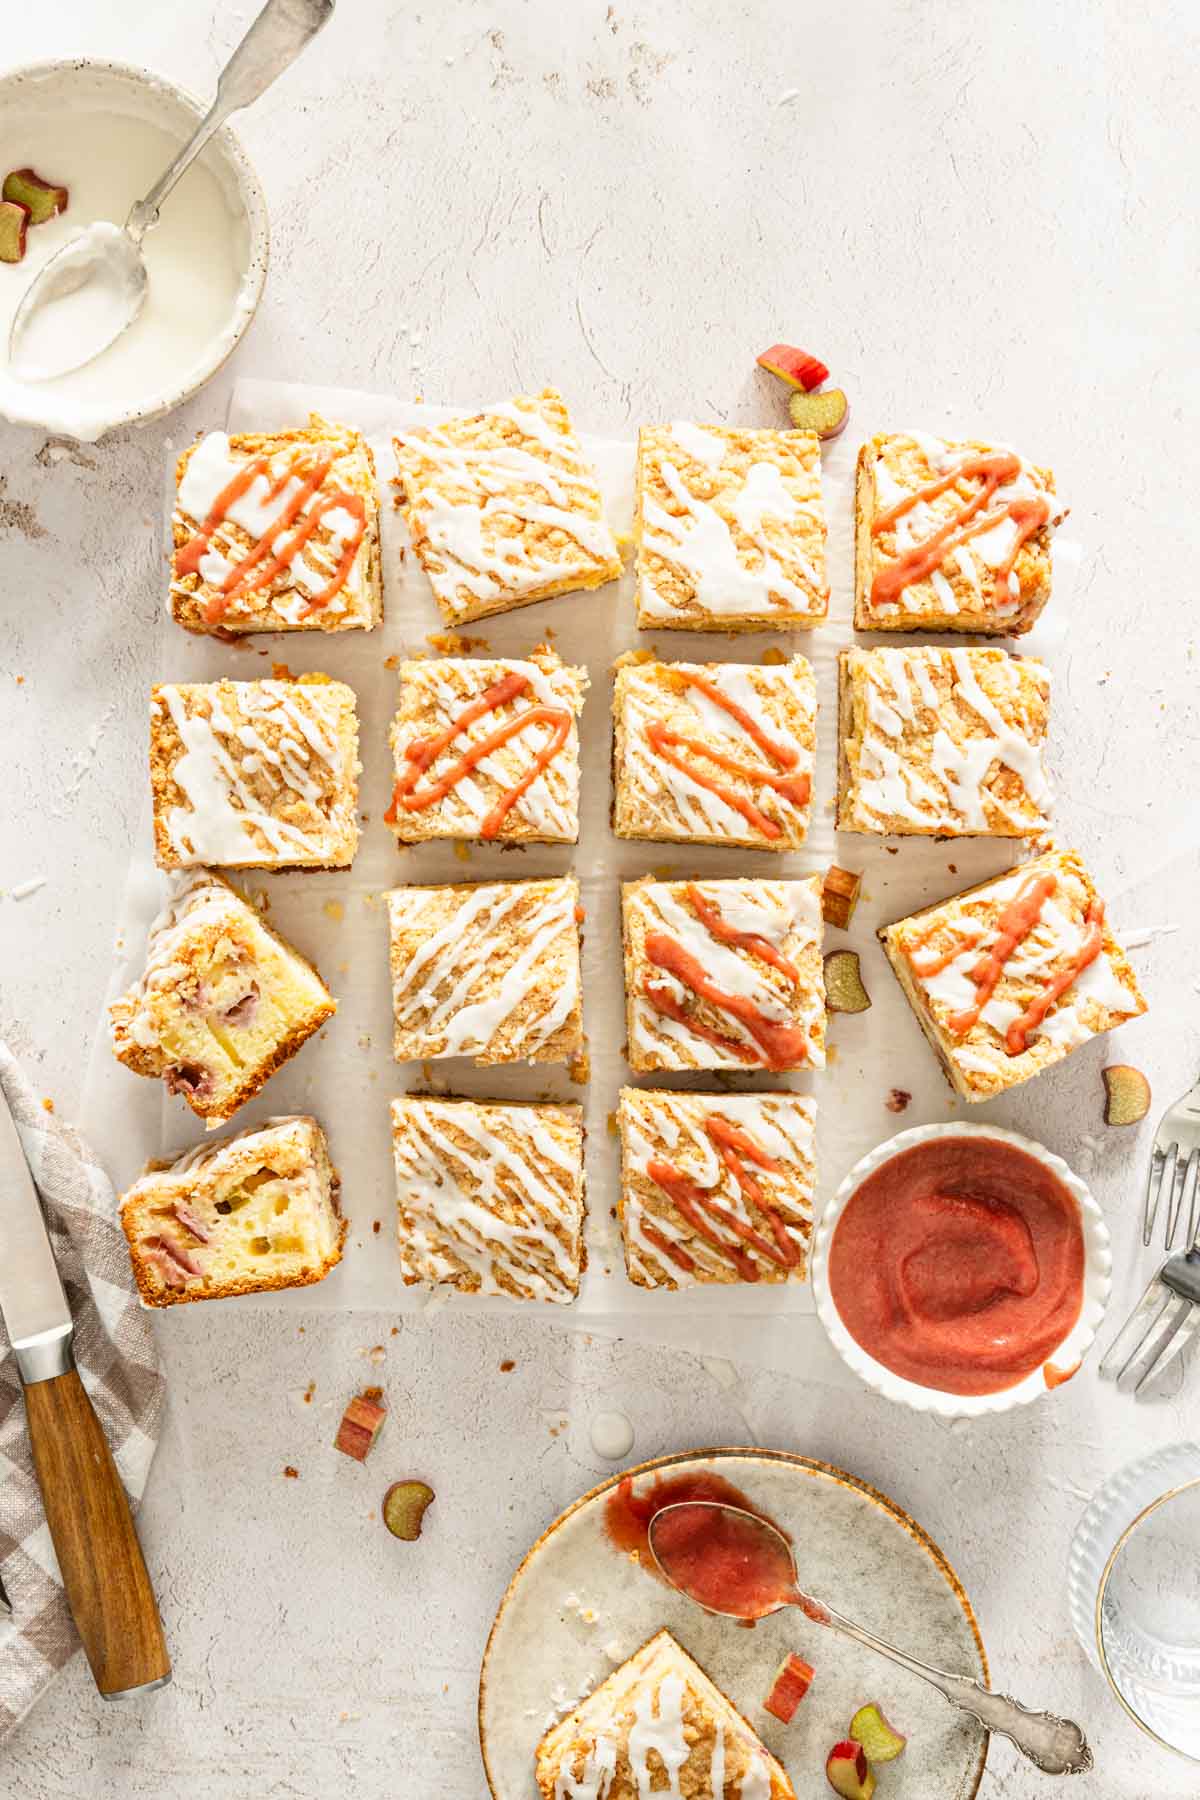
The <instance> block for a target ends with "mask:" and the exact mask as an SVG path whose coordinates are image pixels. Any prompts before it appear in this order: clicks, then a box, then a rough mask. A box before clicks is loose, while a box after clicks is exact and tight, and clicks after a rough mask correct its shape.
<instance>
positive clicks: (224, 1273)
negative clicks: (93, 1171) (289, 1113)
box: [120, 1116, 346, 1306]
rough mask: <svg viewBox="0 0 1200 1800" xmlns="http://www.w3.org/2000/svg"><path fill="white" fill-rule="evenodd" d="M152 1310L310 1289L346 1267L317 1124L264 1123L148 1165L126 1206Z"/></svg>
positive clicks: (141, 1285)
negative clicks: (338, 1267)
mask: <svg viewBox="0 0 1200 1800" xmlns="http://www.w3.org/2000/svg"><path fill="white" fill-rule="evenodd" d="M120 1212H121V1224H122V1226H123V1227H124V1230H125V1236H126V1237H127V1238H128V1240H129V1256H130V1261H131V1262H132V1264H133V1273H134V1277H135V1279H136V1281H137V1284H138V1289H139V1291H140V1293H141V1296H142V1299H143V1300H144V1301H145V1302H146V1304H147V1305H148V1306H174V1305H177V1304H178V1303H180V1302H182V1301H191V1300H221V1299H225V1298H227V1297H229V1296H231V1295H235V1294H257V1293H264V1292H267V1291H269V1290H271V1289H275V1288H288V1287H307V1286H309V1285H310V1284H311V1283H313V1282H316V1281H323V1280H324V1279H325V1277H326V1275H328V1274H329V1271H330V1270H331V1269H332V1268H334V1267H335V1266H336V1264H337V1263H339V1262H340V1261H341V1259H342V1243H343V1240H344V1239H345V1236H346V1223H345V1221H344V1220H343V1218H342V1217H341V1215H340V1213H339V1211H338V1177H337V1171H336V1170H335V1169H334V1167H333V1165H332V1164H331V1163H330V1160H329V1150H328V1146H327V1144H326V1142H325V1134H324V1132H323V1131H322V1130H321V1127H320V1126H319V1125H318V1124H317V1121H316V1120H315V1119H311V1118H307V1117H300V1116H297V1117H295V1118H286V1119H283V1118H281V1119H268V1120H267V1121H266V1123H265V1124H264V1125H258V1126H253V1127H252V1128H251V1129H250V1130H249V1131H243V1132H240V1133H238V1135H237V1136H235V1137H230V1138H224V1139H222V1140H221V1141H219V1142H217V1143H209V1144H205V1145H202V1146H201V1147H199V1148H197V1149H194V1150H189V1151H187V1152H186V1153H185V1154H184V1155H183V1156H181V1157H179V1158H178V1160H177V1161H175V1162H173V1163H169V1164H166V1165H163V1166H152V1167H151V1168H150V1169H149V1170H148V1171H147V1173H146V1174H145V1175H143V1176H142V1177H141V1179H140V1180H139V1181H135V1182H134V1184H133V1186H132V1187H131V1188H130V1189H129V1191H128V1192H127V1193H126V1194H123V1195H122V1197H121V1202H120Z"/></svg>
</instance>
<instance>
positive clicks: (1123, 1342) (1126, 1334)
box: [1100, 1275, 1171, 1381]
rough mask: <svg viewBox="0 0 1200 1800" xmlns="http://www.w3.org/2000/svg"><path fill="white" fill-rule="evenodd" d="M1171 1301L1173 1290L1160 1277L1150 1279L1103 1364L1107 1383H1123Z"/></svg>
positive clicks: (1101, 1368) (1155, 1276) (1107, 1351)
mask: <svg viewBox="0 0 1200 1800" xmlns="http://www.w3.org/2000/svg"><path fill="white" fill-rule="evenodd" d="M1170 1299H1171V1290H1170V1288H1169V1287H1168V1286H1167V1284H1166V1282H1165V1281H1160V1280H1159V1278H1158V1276H1157V1275H1152V1276H1151V1277H1150V1282H1149V1285H1148V1287H1147V1288H1146V1291H1145V1293H1144V1294H1143V1295H1142V1297H1141V1299H1140V1300H1139V1301H1138V1303H1137V1305H1136V1306H1135V1307H1134V1309H1133V1311H1132V1312H1131V1313H1130V1315H1129V1317H1128V1319H1126V1321H1125V1323H1124V1325H1123V1326H1122V1327H1121V1329H1120V1331H1119V1332H1118V1333H1117V1335H1116V1337H1115V1338H1114V1339H1113V1341H1112V1343H1111V1344H1110V1345H1109V1346H1108V1349H1107V1350H1106V1352H1105V1354H1104V1360H1103V1361H1102V1362H1101V1364H1100V1378H1101V1380H1103V1381H1119V1380H1120V1378H1121V1376H1122V1375H1123V1374H1124V1372H1125V1370H1126V1369H1127V1368H1128V1367H1129V1364H1130V1363H1131V1362H1132V1361H1133V1360H1134V1358H1135V1357H1136V1356H1137V1353H1138V1351H1139V1350H1140V1349H1141V1347H1142V1345H1143V1344H1144V1343H1145V1342H1146V1339H1147V1338H1148V1337H1149V1336H1150V1333H1151V1332H1152V1331H1153V1330H1154V1327H1155V1326H1156V1325H1157V1323H1158V1321H1159V1319H1160V1318H1161V1316H1162V1314H1163V1311H1164V1310H1165V1308H1166V1306H1167V1304H1168V1303H1169V1301H1170Z"/></svg>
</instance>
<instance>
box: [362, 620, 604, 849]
mask: <svg viewBox="0 0 1200 1800" xmlns="http://www.w3.org/2000/svg"><path fill="white" fill-rule="evenodd" d="M587 685H588V681H587V670H586V669H577V668H570V667H568V665H567V664H565V663H563V662H562V661H561V660H560V659H559V658H558V657H557V656H556V655H555V653H554V651H553V650H551V649H549V648H547V647H546V646H545V645H541V646H539V648H538V649H536V650H535V651H534V652H533V653H532V655H531V656H530V657H529V658H528V659H527V660H525V661H512V662H502V661H499V660H496V659H494V658H456V657H438V658H433V657H425V658H422V659H420V660H419V661H413V662H402V663H401V664H400V701H399V706H398V708H397V711H396V717H395V720H394V722H393V725H392V736H391V743H392V756H393V759H394V762H395V768H396V780H395V786H394V788H393V791H392V803H391V805H390V806H389V808H388V810H387V812H386V813H385V814H384V817H385V819H386V821H387V823H388V824H389V825H390V826H391V828H392V830H393V831H394V832H395V834H396V836H397V838H398V839H399V840H400V842H401V843H402V844H419V843H423V842H424V841H425V840H426V839H429V838H490V839H495V840H496V841H497V842H499V843H504V844H533V843H543V844H573V843H575V842H576V841H577V839H578V837H579V715H580V712H581V711H582V710H583V697H584V694H585V692H586V691H587Z"/></svg>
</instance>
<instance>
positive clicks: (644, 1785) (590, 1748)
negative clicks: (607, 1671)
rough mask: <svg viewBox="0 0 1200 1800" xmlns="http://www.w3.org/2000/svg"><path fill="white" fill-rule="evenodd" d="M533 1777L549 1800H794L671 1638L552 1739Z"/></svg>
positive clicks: (734, 1714)
mask: <svg viewBox="0 0 1200 1800" xmlns="http://www.w3.org/2000/svg"><path fill="white" fill-rule="evenodd" d="M534 1775H535V1779H536V1781H537V1785H538V1792H539V1793H540V1795H541V1797H542V1800H643V1797H644V1796H646V1795H650V1794H657V1793H662V1794H664V1795H666V1794H675V1795H687V1796H689V1800H796V1790H795V1788H793V1786H792V1784H791V1782H790V1781H789V1780H788V1778H787V1775H786V1773H785V1771H784V1770H783V1768H782V1767H781V1766H780V1764H779V1763H778V1762H777V1761H776V1760H775V1758H774V1757H773V1756H772V1755H771V1753H770V1751H769V1750H767V1748H766V1746H765V1745H764V1744H763V1743H762V1742H761V1741H760V1739H759V1737H758V1736H757V1734H756V1733H755V1732H754V1731H753V1730H752V1729H751V1727H750V1726H749V1725H748V1724H747V1723H746V1721H745V1719H743V1717H742V1715H741V1713H740V1712H738V1710H737V1708H736V1707H735V1706H734V1705H733V1703H732V1701H730V1700H728V1699H726V1697H725V1695H724V1694H723V1693H722V1692H721V1690H720V1688H719V1687H717V1685H716V1683H715V1682H712V1681H710V1680H709V1678H708V1676H707V1675H706V1674H705V1673H704V1670H703V1669H702V1668H701V1667H700V1665H699V1663H697V1662H693V1660H692V1658H691V1657H690V1656H689V1655H688V1653H687V1651H686V1650H684V1649H682V1648H681V1646H680V1645H679V1644H677V1643H676V1642H675V1639H674V1638H673V1637H672V1636H671V1634H670V1632H669V1631H660V1632H658V1633H657V1635H656V1636H654V1637H652V1638H651V1639H650V1641H649V1643H646V1644H643V1645H642V1647H641V1649H640V1650H638V1651H637V1652H636V1653H635V1654H634V1655H633V1656H631V1657H630V1658H629V1660H628V1662H623V1663H622V1664H621V1666H620V1668H619V1669H614V1671H613V1673H612V1674H611V1675H610V1676H609V1677H608V1680H607V1681H603V1682H601V1684H600V1686H599V1687H598V1688H597V1689H596V1690H595V1692H594V1693H591V1694H589V1695H588V1697H587V1699H586V1700H582V1701H581V1702H580V1703H579V1705H578V1706H577V1707H576V1708H575V1710H574V1712H571V1713H568V1715H567V1717H566V1718H565V1719H560V1721H559V1723H558V1724H557V1725H555V1726H553V1727H552V1728H551V1729H550V1730H549V1731H548V1732H547V1733H546V1735H545V1737H544V1738H543V1739H542V1741H541V1743H540V1744H539V1745H538V1747H537V1750H536V1752H535V1754H534ZM664 1776H665V1777H667V1778H668V1781H667V1785H664V1781H663V1777H664Z"/></svg>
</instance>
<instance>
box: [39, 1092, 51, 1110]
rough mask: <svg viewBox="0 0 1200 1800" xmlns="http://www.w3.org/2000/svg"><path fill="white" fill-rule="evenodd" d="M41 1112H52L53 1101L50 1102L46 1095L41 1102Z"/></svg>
mask: <svg viewBox="0 0 1200 1800" xmlns="http://www.w3.org/2000/svg"><path fill="white" fill-rule="evenodd" d="M42 1110H43V1111H44V1112H53V1111H54V1102H53V1100H51V1098H50V1096H49V1094H47V1095H46V1096H45V1098H44V1099H43V1101H42Z"/></svg>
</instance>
